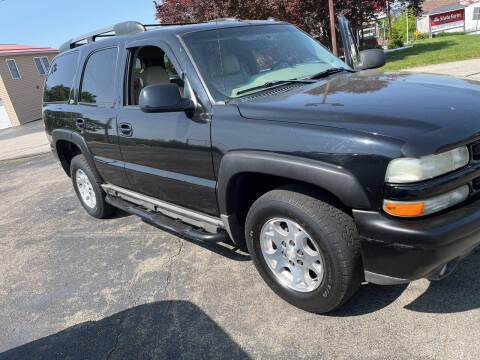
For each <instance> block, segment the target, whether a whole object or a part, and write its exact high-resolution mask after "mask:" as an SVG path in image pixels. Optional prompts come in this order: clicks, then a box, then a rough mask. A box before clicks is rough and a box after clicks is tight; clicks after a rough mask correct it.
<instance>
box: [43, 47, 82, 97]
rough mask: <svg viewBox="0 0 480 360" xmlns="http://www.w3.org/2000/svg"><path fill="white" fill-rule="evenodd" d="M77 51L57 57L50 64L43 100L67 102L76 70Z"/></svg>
mask: <svg viewBox="0 0 480 360" xmlns="http://www.w3.org/2000/svg"><path fill="white" fill-rule="evenodd" d="M77 56H78V52H72V53H69V54H66V55H62V56H60V57H57V58H56V59H55V60H54V61H53V63H52V66H51V70H50V73H49V74H48V78H47V81H46V82H45V90H44V93H43V101H44V102H67V101H68V99H69V98H70V90H71V89H72V86H73V78H74V76H75V72H76V71H77Z"/></svg>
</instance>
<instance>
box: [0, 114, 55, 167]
mask: <svg viewBox="0 0 480 360" xmlns="http://www.w3.org/2000/svg"><path fill="white" fill-rule="evenodd" d="M49 151H50V145H49V143H48V140H47V137H46V136H45V130H44V128H43V122H42V121H41V120H39V121H34V122H31V123H28V124H25V125H22V126H17V127H13V128H9V129H3V130H0V161H2V160H12V159H19V158H24V157H28V156H34V155H38V154H43V153H47V152H49Z"/></svg>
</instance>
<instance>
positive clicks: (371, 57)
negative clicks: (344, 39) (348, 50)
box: [354, 49, 386, 70]
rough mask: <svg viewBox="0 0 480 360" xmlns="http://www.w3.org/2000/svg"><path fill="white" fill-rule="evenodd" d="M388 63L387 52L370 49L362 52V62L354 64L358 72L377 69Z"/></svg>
mask: <svg viewBox="0 0 480 360" xmlns="http://www.w3.org/2000/svg"><path fill="white" fill-rule="evenodd" d="M385 63H386V57H385V52H384V51H383V50H380V49H369V50H363V51H361V52H360V61H359V62H358V63H355V64H354V68H355V69H356V70H367V69H376V68H379V67H382V66H383V65H385Z"/></svg>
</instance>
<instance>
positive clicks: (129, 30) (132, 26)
mask: <svg viewBox="0 0 480 360" xmlns="http://www.w3.org/2000/svg"><path fill="white" fill-rule="evenodd" d="M145 31H146V29H145V26H144V25H142V24H140V23H139V22H136V21H125V22H122V23H118V24H116V25H113V26H110V27H106V28H103V29H99V30H95V31H92V32H89V33H87V34H84V35H81V36H77V37H75V38H73V39H70V40H69V41H67V42H65V43H64V44H63V45H62V46H60V48H59V49H58V51H59V52H64V51H67V50H70V49H73V48H75V47H77V46H80V45H83V44H79V43H81V42H83V41H86V42H87V43H91V42H94V41H95V40H96V38H98V37H108V36H119V35H133V34H139V33H142V32H145ZM111 33H112V34H111Z"/></svg>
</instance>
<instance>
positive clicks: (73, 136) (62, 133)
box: [52, 129, 103, 180]
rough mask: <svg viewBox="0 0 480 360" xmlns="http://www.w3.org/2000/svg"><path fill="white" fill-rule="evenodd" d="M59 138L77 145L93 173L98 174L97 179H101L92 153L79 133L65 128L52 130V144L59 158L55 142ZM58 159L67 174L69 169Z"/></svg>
mask: <svg viewBox="0 0 480 360" xmlns="http://www.w3.org/2000/svg"><path fill="white" fill-rule="evenodd" d="M59 140H64V141H68V142H71V143H73V144H75V145H77V146H78V148H79V149H80V151H81V152H82V154H83V155H84V156H85V159H86V160H87V162H88V165H90V168H91V169H92V171H93V172H94V173H95V175H97V176H98V178H99V179H102V177H101V176H100V174H99V172H98V170H97V167H96V166H95V162H94V161H93V156H92V153H91V152H90V149H89V148H88V146H87V143H86V142H85V139H84V138H83V137H82V136H81V135H80V134H79V133H77V132H75V131H72V130H66V129H55V130H53V131H52V144H53V146H54V149H55V153H56V154H57V156H58V158H59V159H60V156H59V154H58V150H57V143H58V141H59ZM60 161H61V162H62V167H63V169H64V170H65V172H66V173H67V175H69V174H70V169H67V166H66V165H65V164H64V162H63V161H62V160H61V159H60ZM69 176H70V175H69ZM102 180H103V179H102Z"/></svg>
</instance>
